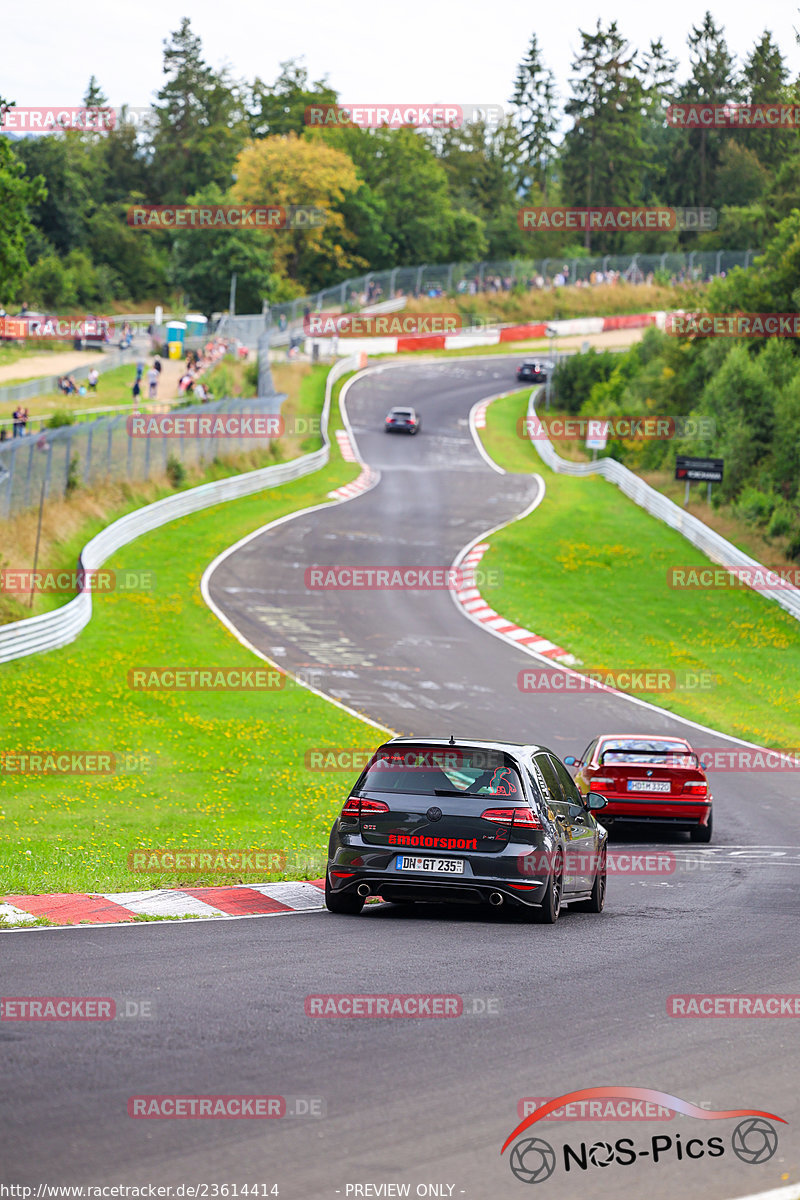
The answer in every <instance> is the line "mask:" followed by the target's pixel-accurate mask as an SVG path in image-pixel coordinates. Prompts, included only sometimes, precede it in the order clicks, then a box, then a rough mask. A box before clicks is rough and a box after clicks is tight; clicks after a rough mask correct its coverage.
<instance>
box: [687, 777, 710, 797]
mask: <svg viewBox="0 0 800 1200" xmlns="http://www.w3.org/2000/svg"><path fill="white" fill-rule="evenodd" d="M683 790H684V792H690V793H692V794H693V795H695V796H705V795H706V793H707V792H708V784H707V783H706V781H705V780H704V779H687V780H686V782H685V783H684V785H683Z"/></svg>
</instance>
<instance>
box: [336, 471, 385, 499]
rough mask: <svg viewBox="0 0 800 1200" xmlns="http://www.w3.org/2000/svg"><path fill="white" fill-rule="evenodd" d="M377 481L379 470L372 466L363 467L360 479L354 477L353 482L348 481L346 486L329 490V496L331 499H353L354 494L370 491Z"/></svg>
mask: <svg viewBox="0 0 800 1200" xmlns="http://www.w3.org/2000/svg"><path fill="white" fill-rule="evenodd" d="M377 482H378V473H377V471H373V469H372V467H363V468H362V470H361V474H360V475H359V477H358V479H354V480H353V482H352V483H346V484H345V485H344V487H340V488H336V490H335V491H334V492H328V497H329V498H330V499H331V500H352V499H353V497H354V496H360V495H361V493H362V492H368V491H369V489H370V488H371V487H373V486H374V484H376V483H377Z"/></svg>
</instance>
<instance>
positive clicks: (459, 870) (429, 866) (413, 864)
mask: <svg viewBox="0 0 800 1200" xmlns="http://www.w3.org/2000/svg"><path fill="white" fill-rule="evenodd" d="M395 866H396V868H397V870H398V871H424V872H426V873H428V872H433V874H434V875H463V874H464V860H463V858H414V857H412V856H411V855H406V854H398V856H397V858H396V860H395Z"/></svg>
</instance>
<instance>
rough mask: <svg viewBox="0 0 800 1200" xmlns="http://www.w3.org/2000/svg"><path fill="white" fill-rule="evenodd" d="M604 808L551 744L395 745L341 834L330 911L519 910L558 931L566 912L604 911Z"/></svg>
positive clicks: (331, 854) (370, 776)
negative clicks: (426, 905)
mask: <svg viewBox="0 0 800 1200" xmlns="http://www.w3.org/2000/svg"><path fill="white" fill-rule="evenodd" d="M605 803H606V802H605V799H604V798H603V797H602V796H595V795H590V796H587V797H586V798H584V797H582V796H581V794H580V792H579V791H578V789H577V788H576V786H575V784H574V782H573V780H572V778H571V776H570V774H569V771H568V770H567V768H566V767H565V766H564V764H563V762H561V760H560V759H559V758H557V757H556V755H555V754H553V752H552V751H551V750H548V749H547V747H546V746H535V745H525V746H523V745H517V744H514V743H511V742H456V741H455V740H453V739H451V740H450V741H449V742H445V741H440V740H438V739H435V740H432V741H428V740H420V739H418V738H394V739H392V741H390V742H386V743H384V745H383V746H381V747H380V748H379V749H378V750H377V751H376V752H375V754H374V755H373V756H372V758H371V759H370V762H369V763H368V764H367V766H366V768H365V769H364V771H363V772H362V774H361V775H360V777H359V779H358V780H357V782H356V784H355V786H354V787H353V788H352V789H351V791H350V795H349V796H348V798H347V800H346V802H345V805H344V807H343V809H342V811H341V813H340V814H339V816H338V817H337V819H336V821H335V823H334V826H333V829H332V830H331V836H330V844H329V848H328V866H327V871H326V875H325V904H326V906H327V907H328V909H330V911H331V912H335V913H347V914H351V915H355V914H357V913H360V912H361V909H362V907H363V905H364V902H365V901H366V899H367V897H368V896H381V897H382V899H384V900H388V901H392V902H394V903H398V904H403V903H411V902H414V901H425V902H433V903H437V902H445V903H446V902H451V903H456V904H464V903H473V904H491V905H495V906H497V905H501V904H509V905H511V906H512V907H514V908H517V909H520V910H522V911H524V912H525V913H526V914H528V915H529V916H530V917H531V918H533V919H535V920H540V921H542V922H545V923H548V924H549V923H552V922H553V921H556V920H557V919H558V914H559V911H560V909H561V906H562V904H574V905H576V906H578V907H581V908H583V909H585V910H587V911H590V912H602V909H603V905H604V902H605V891H606V841H607V837H608V835H607V833H606V830H605V829H604V828H603V826H602V825H600V824H598V822H597V821H596V820H595V817H594V811H595V810H599V809H602V808H604V807H605Z"/></svg>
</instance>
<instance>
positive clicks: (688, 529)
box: [528, 388, 800, 621]
mask: <svg viewBox="0 0 800 1200" xmlns="http://www.w3.org/2000/svg"><path fill="white" fill-rule="evenodd" d="M540 391H541V388H535V389H534V391H533V392H531V396H530V399H529V401H528V418H529V424H528V430H529V432H531V433H532V432H533V430H534V429H535V428H536V425H535V424H534V423H533V420H532V418H534V417H536V396H537V394H538V393H539V392H540ZM531 440H532V441H533V444H534V446H535V447H536V449H537V451H538V452H539V457H540V458H541V459H542V460H543V462H544V463H546V465H547V466H548V467H550V469H551V470H553V471H556V472H558V473H559V474H560V475H602V476H603V478H604V479H608V480H609V481H610V482H611V483H614V484H616V486H617V487H618V488H619V489H620V491H621V492H624V493H625V495H626V496H628V497H629V498H630V499H631V500H633V502H634V504H638V505H640V506H641V507H642V508H644V509H645V510H646V511H647V512H649V513H650V514H651V516H653V517H657V518H658V520H659V521H663V522H664V524H665V525H669V526H670V528H671V529H675V530H677V532H678V533H680V534H682V535H683V537H685V538H686V539H687V541H689V542H691V543H692V545H693V546H696V547H697V548H698V550H702V551H703V553H704V554H705V555H707V556H708V558H710V559H711V561H712V562H715V563H719V564H720V565H721V566H723V567H730V568H732V569H734V570H735V568H737V567H739V568H741V567H745V568H747V570H748V571H755V572H758V573H760V574H762V575H767V574H769V572H768V569H767V568H766V567H765V566H763V565H762V564H761V563H759V562H757V561H756V560H755V559H754V558H750V557H749V555H747V554H745V553H744V551H742V550H739V549H738V547H736V546H734V545H733V544H732V543H731V542H729V541H727V540H726V539H725V538H724V537H721V536H720V534H718V533H715V532H714V530H713V529H709V527H708V526H707V525H704V524H703V522H702V521H701V520H699V519H698V518H697V517H693V516H692V515H691V513H687V512H685V511H684V509H682V508H679V507H678V505H677V504H675V503H673V501H672V500H670V499H668V498H667V497H666V496H662V494H661V492H657V491H656V490H655V488H652V487H650V485H649V484H647V483H645V482H644V480H643V479H640V478H639V476H638V475H635V474H634V473H633V471H630V470H628V468H627V467H624V466H623V465H622V463H620V462H617V460H616V459H614V458H599V459H597V461H596V462H589V463H578V462H569V461H568V460H567V459H565V458H561V456H560V455H559V454H557V453H556V450H555V447H554V446H553V444H552V443H551V442H550V441H548V440H547V439H545V438H534V437H532V438H531ZM753 590H754V591H757V592H758V594H759V595H760V596H766V597H767V598H768V599H769V600H774V601H775V603H776V604H779V605H780V606H781V608H783V609H785V610H786V612H788V613H790V614H791V616H793V617H794V618H795V620H799V621H800V589H798V588H796V587H792V586H791V585H790V584H784V585H783V586H781V587H758V588H754V589H753Z"/></svg>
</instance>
